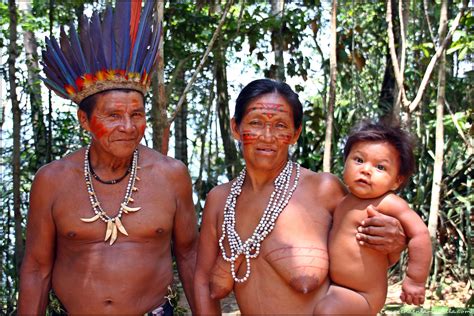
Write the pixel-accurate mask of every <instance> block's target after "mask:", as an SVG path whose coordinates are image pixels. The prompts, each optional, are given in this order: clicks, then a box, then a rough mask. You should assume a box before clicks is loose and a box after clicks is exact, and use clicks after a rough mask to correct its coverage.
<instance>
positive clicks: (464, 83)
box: [0, 0, 474, 315]
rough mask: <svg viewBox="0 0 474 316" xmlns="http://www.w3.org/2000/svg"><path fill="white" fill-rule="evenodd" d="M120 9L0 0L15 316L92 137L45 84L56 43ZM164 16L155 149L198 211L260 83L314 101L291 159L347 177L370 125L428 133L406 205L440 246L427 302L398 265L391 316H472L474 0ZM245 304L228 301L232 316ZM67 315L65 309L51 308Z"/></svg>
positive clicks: (245, 3) (241, 1)
mask: <svg viewBox="0 0 474 316" xmlns="http://www.w3.org/2000/svg"><path fill="white" fill-rule="evenodd" d="M113 2H114V1H109V0H107V1H106V0H99V1H89V0H29V1H28V0H1V1H0V25H1V32H0V58H1V63H0V77H1V78H0V83H1V86H0V93H1V95H0V102H1V103H0V151H1V161H0V164H1V165H0V172H1V174H0V178H1V179H0V186H1V203H2V204H1V212H2V213H1V215H2V216H1V217H0V266H1V274H0V311H1V313H2V314H7V315H10V314H14V313H15V310H16V300H17V297H18V284H19V282H18V278H19V276H18V271H19V267H20V265H21V261H22V256H23V252H24V243H25V226H26V214H27V211H28V194H29V190H30V187H31V183H32V180H33V177H34V175H35V173H36V171H37V170H38V168H40V167H41V166H43V165H44V164H46V163H48V162H50V161H52V160H55V159H59V158H61V157H63V156H64V155H66V154H68V153H70V152H72V151H74V150H76V149H78V148H80V147H81V146H84V145H86V144H87V143H88V141H89V138H88V135H87V134H86V133H84V132H83V131H81V130H80V128H79V124H78V122H77V119H76V114H75V113H76V107H75V106H74V105H73V104H72V103H71V102H70V101H67V100H64V99H60V98H58V97H56V96H55V95H54V94H51V92H49V91H48V90H47V89H46V88H45V87H44V85H43V84H42V83H41V80H40V76H42V71H41V69H42V67H41V65H40V59H41V58H40V56H41V50H42V49H44V47H45V37H46V36H48V37H51V36H55V37H56V38H58V37H59V33H60V29H59V25H68V24H69V23H73V25H74V26H75V27H77V25H78V22H77V21H78V17H79V16H81V15H82V14H84V13H85V14H88V15H91V13H92V11H93V10H102V9H104V8H105V6H106V5H107V4H110V3H112V4H113ZM157 7H158V17H157V18H158V19H161V20H162V22H163V27H164V32H163V41H162V43H163V45H162V47H161V48H160V50H161V58H160V60H159V63H158V65H157V68H158V74H157V76H156V77H155V78H154V81H153V89H152V90H153V91H152V92H150V93H149V95H148V96H147V111H148V113H147V115H148V116H149V119H148V123H149V128H148V131H147V134H146V136H145V139H144V141H143V143H144V144H146V145H148V146H150V147H153V148H155V149H157V150H159V151H161V152H163V153H166V154H168V155H170V156H173V157H175V158H177V159H179V160H181V161H183V162H184V163H185V164H187V165H188V167H189V170H190V173H191V176H192V180H193V185H194V202H195V206H196V212H197V213H198V215H199V217H200V216H201V211H202V207H203V204H204V199H205V197H206V194H207V192H208V191H209V190H210V189H211V188H212V187H214V186H215V185H217V184H219V183H222V182H226V181H228V180H229V179H232V178H234V177H235V176H236V174H237V173H238V172H239V171H240V170H241V168H242V166H243V161H242V159H241V157H240V154H239V150H238V147H237V144H236V143H235V142H234V141H233V139H232V137H231V135H230V128H229V121H230V118H231V116H232V114H233V106H234V105H233V103H234V102H235V99H236V96H237V94H238V92H239V91H240V90H241V89H242V87H243V86H245V85H246V84H247V83H249V82H250V81H251V80H253V79H258V78H262V77H267V78H274V79H278V80H284V81H286V82H288V83H289V84H290V85H291V86H292V87H293V88H294V89H295V90H296V91H297V92H298V93H299V95H300V99H301V101H302V102H303V105H304V122H303V133H302V136H301V137H300V139H299V141H298V143H297V145H296V146H294V147H295V148H293V150H292V152H291V155H292V159H294V160H296V161H298V162H299V163H301V164H302V166H304V167H307V168H310V169H312V170H314V171H330V172H332V173H334V174H336V175H338V176H340V175H341V171H342V167H343V162H342V153H341V149H342V146H343V143H344V139H345V136H346V135H347V134H348V132H349V130H350V128H351V127H352V126H353V125H354V124H355V123H356V122H358V121H360V120H362V119H366V118H370V119H373V120H379V119H383V120H386V121H390V122H393V123H400V124H402V125H403V126H405V127H406V128H407V129H408V130H410V131H411V133H412V134H413V135H414V136H415V137H416V139H417V147H416V160H417V172H416V173H415V175H414V176H413V177H412V179H411V181H410V183H409V185H408V186H407V187H406V188H405V189H404V191H403V192H402V196H403V197H404V198H405V199H406V200H407V201H409V203H410V205H411V207H412V208H413V209H414V210H415V211H416V212H417V213H418V214H419V215H420V216H421V217H422V218H423V220H424V221H425V222H426V224H427V226H428V228H429V231H430V235H431V238H432V242H433V255H434V260H433V264H432V267H431V274H430V277H429V280H428V282H427V287H428V291H427V298H426V303H425V304H424V306H423V307H422V308H418V309H415V308H412V307H409V306H403V305H401V304H400V301H399V299H398V295H399V289H400V281H401V280H402V278H403V273H404V272H403V271H404V267H405V266H406V259H407V258H406V255H405V254H404V255H402V258H401V260H400V263H399V264H397V265H396V266H395V267H393V268H392V269H391V271H390V280H391V286H390V291H389V299H388V300H387V305H386V307H385V309H384V311H383V312H382V313H392V312H393V313H402V314H404V313H412V312H415V313H420V312H427V313H428V312H432V313H459V312H461V313H469V312H471V313H472V311H473V310H472V306H473V304H474V302H473V296H472V287H473V285H472V277H473V275H474V261H473V260H472V241H473V237H474V235H473V230H472V229H473V226H472V225H473V217H474V215H473V214H472V201H473V199H472V197H473V194H472V193H473V189H472V184H473V183H472V182H473V177H472V176H473V144H474V143H473V136H474V133H473V131H474V128H473V125H472V124H473V118H474V116H473V115H474V113H473V100H474V90H473V76H474V71H473V70H474V69H473V68H474V67H473V65H474V64H473V62H474V60H473V59H474V32H473V23H474V17H473V15H472V13H473V4H472V2H471V1H467V0H462V1H455V0H436V1H428V0H423V1H422V0H404V1H402V0H387V1H356V0H339V1H337V0H332V1H331V0H326V1H323V0H294V1H283V0H270V1H268V0H267V1H263V0H261V1H254V0H235V1H232V0H227V1H219V0H197V1H190V0H189V1H185V0H180V1H164V0H163V1H162V0H160V1H158V3H157ZM65 29H66V31H67V30H68V27H66V28H65ZM397 291H398V292H397ZM230 300H232V299H230ZM226 304H227V305H228V307H226V306H227V305H226ZM469 307H470V308H469ZM453 308H458V309H453ZM235 309H237V307H236V306H235V304H234V303H232V301H226V302H224V311H227V312H231V311H235ZM58 312H60V306H59V305H58V302H57V301H56V300H54V299H53V300H52V303H51V304H50V308H49V311H48V313H49V314H54V313H58Z"/></svg>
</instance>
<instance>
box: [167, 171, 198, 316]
mask: <svg viewBox="0 0 474 316" xmlns="http://www.w3.org/2000/svg"><path fill="white" fill-rule="evenodd" d="M175 172H176V173H175V175H173V177H170V178H169V179H170V182H171V181H172V183H171V184H173V185H174V186H175V188H176V206H177V209H176V216H175V219H174V225H173V251H174V254H175V257H176V263H177V265H178V272H179V276H180V279H181V282H182V284H183V288H184V293H185V294H186V298H187V300H188V303H189V306H190V307H191V310H192V312H193V314H194V311H195V304H194V293H193V292H194V291H193V283H194V269H195V266H196V251H197V242H198V231H197V218H196V212H195V211H194V204H193V199H192V187H191V179H190V177H189V173H188V170H187V168H186V167H185V166H184V165H183V164H181V163H180V164H179V167H178V168H176V170H175Z"/></svg>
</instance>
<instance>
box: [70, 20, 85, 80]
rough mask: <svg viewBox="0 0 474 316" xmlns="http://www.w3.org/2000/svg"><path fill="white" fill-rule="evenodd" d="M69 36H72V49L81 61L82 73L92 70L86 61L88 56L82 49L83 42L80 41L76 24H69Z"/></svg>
mask: <svg viewBox="0 0 474 316" xmlns="http://www.w3.org/2000/svg"><path fill="white" fill-rule="evenodd" d="M69 36H70V37H71V47H72V51H73V52H74V54H75V55H76V59H77V60H78V61H79V68H80V69H81V74H85V73H88V72H90V69H89V64H88V63H87V62H86V58H85V56H84V53H83V51H82V47H81V43H80V42H79V36H78V35H77V32H76V29H75V28H74V25H73V24H72V22H71V24H70V25H69Z"/></svg>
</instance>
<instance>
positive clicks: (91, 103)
mask: <svg viewBox="0 0 474 316" xmlns="http://www.w3.org/2000/svg"><path fill="white" fill-rule="evenodd" d="M112 91H123V92H126V93H129V92H132V91H136V92H138V91H137V90H133V89H114V90H106V91H102V92H99V93H96V94H93V95H90V96H88V97H87V98H85V99H84V100H82V102H81V103H79V109H81V110H82V111H84V112H85V113H86V115H87V118H88V119H90V118H91V115H92V112H94V109H95V105H96V104H97V98H98V97H99V96H100V95H107V94H108V93H110V92H112ZM140 95H141V96H142V98H143V105H145V96H144V95H143V94H142V93H140Z"/></svg>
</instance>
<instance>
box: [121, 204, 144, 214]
mask: <svg viewBox="0 0 474 316" xmlns="http://www.w3.org/2000/svg"><path fill="white" fill-rule="evenodd" d="M120 206H122V208H123V211H124V212H126V213H128V212H136V211H139V210H140V209H141V207H130V206H127V204H125V203H122V204H120Z"/></svg>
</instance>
